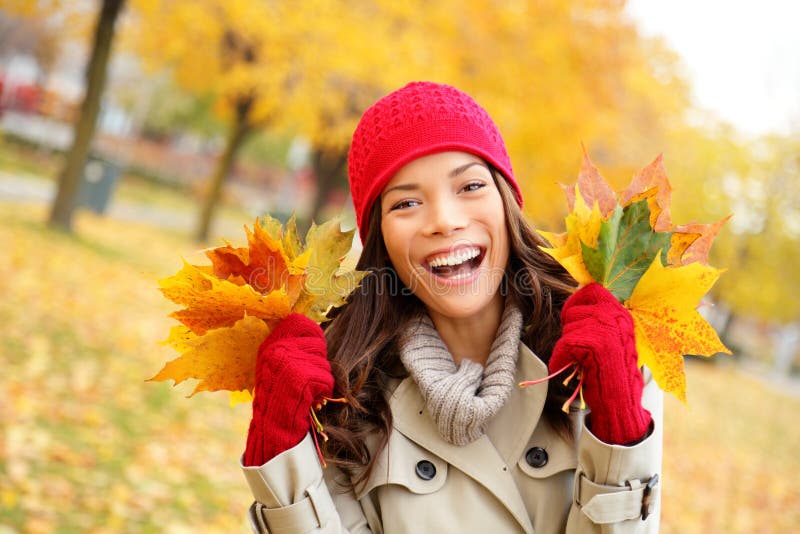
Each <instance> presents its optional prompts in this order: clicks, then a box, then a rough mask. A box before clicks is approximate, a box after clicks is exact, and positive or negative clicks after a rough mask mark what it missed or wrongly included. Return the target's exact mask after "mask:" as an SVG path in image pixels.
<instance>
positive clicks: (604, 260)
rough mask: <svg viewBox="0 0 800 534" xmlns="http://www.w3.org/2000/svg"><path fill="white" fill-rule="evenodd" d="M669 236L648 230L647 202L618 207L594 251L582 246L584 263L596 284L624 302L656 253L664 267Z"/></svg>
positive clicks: (601, 230)
mask: <svg viewBox="0 0 800 534" xmlns="http://www.w3.org/2000/svg"><path fill="white" fill-rule="evenodd" d="M671 236H672V232H656V231H654V230H653V228H652V227H651V226H650V209H649V208H648V206H647V200H646V199H645V200H640V201H638V202H634V203H632V204H630V205H629V206H626V207H625V208H621V207H620V206H617V207H616V209H615V210H614V212H613V213H612V214H611V216H610V217H609V218H608V219H607V220H606V221H603V223H602V224H601V225H600V234H599V236H598V238H597V248H592V247H590V246H588V245H586V244H585V243H581V251H582V255H583V261H584V263H585V264H586V268H587V270H588V271H589V273H590V274H591V275H592V277H594V279H595V280H596V281H597V282H599V283H600V284H601V285H603V287H605V288H606V289H608V290H609V291H610V292H611V294H613V295H614V296H615V297H616V298H617V299H618V300H619V301H620V302H625V301H626V300H628V299H629V298H630V296H631V293H633V288H634V287H635V286H636V283H637V282H638V281H639V279H640V278H641V277H642V275H643V274H644V273H645V271H646V270H647V268H648V267H650V264H651V263H653V259H654V258H655V257H656V255H658V253H659V251H661V253H662V255H661V261H662V263H663V264H666V258H667V251H668V250H669V245H670V238H671Z"/></svg>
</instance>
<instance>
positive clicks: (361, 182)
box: [348, 82, 522, 243]
mask: <svg viewBox="0 0 800 534" xmlns="http://www.w3.org/2000/svg"><path fill="white" fill-rule="evenodd" d="M450 150H452V151H463V152H469V153H470V154H474V155H476V156H478V157H480V158H483V159H484V160H486V161H487V162H488V163H490V164H491V165H492V166H493V167H495V168H496V169H498V170H499V171H500V172H501V173H503V176H504V177H505V178H506V180H507V181H508V183H509V184H511V187H512V188H513V190H514V193H515V196H516V199H517V203H518V204H519V205H520V207H522V192H521V191H520V188H519V184H518V183H517V181H516V180H515V179H514V172H513V170H512V169H511V160H510V159H509V157H508V152H507V151H506V146H505V143H503V138H502V137H501V136H500V132H499V131H498V130H497V126H496V125H495V124H494V122H493V121H492V119H491V117H489V114H488V113H487V112H486V110H485V109H483V108H482V107H481V106H480V105H478V103H477V102H475V100H473V99H472V97H471V96H469V95H467V94H466V93H463V92H462V91H459V90H458V89H456V88H455V87H451V86H449V85H443V84H438V83H432V82H412V83H409V84H408V85H406V86H405V87H403V88H401V89H398V90H396V91H394V92H392V93H389V94H388V95H386V96H384V97H383V98H381V99H380V100H378V101H377V102H376V103H375V104H373V105H372V107H370V108H369V109H367V111H365V112H364V115H362V117H361V120H360V121H359V123H358V126H357V127H356V130H355V132H354V133H353V142H352V144H351V145H350V153H349V155H348V174H349V179H350V194H351V195H352V196H353V206H354V207H355V211H356V220H357V222H358V229H359V234H360V236H361V242H362V243H363V242H364V240H365V239H366V236H367V231H368V230H369V228H367V225H368V223H369V213H370V210H371V209H372V205H373V203H374V202H375V200H376V199H377V198H378V197H379V196H380V194H381V191H383V188H384V186H386V184H387V183H388V182H389V180H391V179H392V176H394V174H395V173H396V172H397V171H398V170H400V168H401V167H402V166H403V165H405V164H406V163H409V162H411V161H413V160H415V159H417V158H419V157H422V156H427V155H430V154H435V153H438V152H446V151H450Z"/></svg>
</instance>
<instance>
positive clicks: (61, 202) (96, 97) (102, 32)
mask: <svg viewBox="0 0 800 534" xmlns="http://www.w3.org/2000/svg"><path fill="white" fill-rule="evenodd" d="M124 4H125V0H103V5H102V7H101V9H100V16H99V17H98V19H97V26H96V27H95V32H94V40H93V45H92V51H91V56H90V58H89V64H88V66H87V67H86V94H85V95H84V98H83V103H82V104H81V112H80V114H79V115H78V119H77V121H76V122H75V128H74V134H73V140H72V147H71V148H70V149H69V152H67V155H66V160H65V162H64V167H63V168H62V170H61V174H60V175H59V178H58V191H57V192H56V198H55V200H54V201H53V205H52V207H51V209H50V218H49V221H48V223H49V224H50V226H53V227H57V228H61V229H63V230H66V231H67V232H71V231H72V213H73V211H74V210H75V198H76V196H77V194H78V187H79V186H80V181H81V174H82V172H83V167H84V165H85V164H86V157H87V155H88V153H89V146H90V144H91V142H92V138H93V137H94V131H95V126H96V125H97V115H98V113H99V111H100V97H101V96H102V94H103V89H104V88H105V84H106V71H107V66H108V60H109V57H110V56H111V43H112V41H113V40H114V26H115V24H116V21H117V18H118V15H119V14H120V12H121V11H122V7H123V5H124Z"/></svg>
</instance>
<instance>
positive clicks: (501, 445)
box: [242, 82, 661, 534]
mask: <svg viewBox="0 0 800 534" xmlns="http://www.w3.org/2000/svg"><path fill="white" fill-rule="evenodd" d="M349 174H350V185H351V193H352V196H353V204H354V206H355V208H356V216H357V220H358V226H359V230H360V235H361V238H362V240H363V242H364V248H363V251H362V254H361V257H360V259H359V262H358V265H357V269H359V270H364V271H369V272H370V273H371V274H369V275H367V276H366V277H365V278H364V279H363V282H362V284H361V286H360V287H359V288H358V289H357V290H356V291H354V292H353V293H352V294H351V295H350V296H349V299H348V303H347V304H346V305H345V306H343V307H341V308H338V309H337V310H335V311H334V312H333V313H332V314H331V318H332V321H331V322H330V323H328V326H327V328H326V330H325V332H324V333H323V331H322V330H321V329H320V328H319V326H317V325H316V324H314V323H313V322H311V321H309V320H308V319H306V318H305V317H302V316H298V315H290V316H289V317H287V318H286V319H284V321H283V322H281V324H280V325H278V327H277V328H276V329H275V330H274V331H273V332H272V333H271V334H270V335H269V336H268V337H267V339H266V340H265V341H264V343H263V344H262V346H261V348H260V349H259V355H258V363H257V370H256V383H255V398H254V401H253V418H252V421H251V425H250V431H249V434H248V442H247V447H246V450H245V454H244V458H243V459H244V461H243V466H242V467H243V469H244V473H245V477H246V478H247V480H248V482H249V484H250V487H251V489H252V490H253V495H254V497H255V500H256V502H255V503H254V504H253V506H252V507H251V509H250V519H251V524H252V525H253V528H254V529H255V530H256V531H261V532H270V531H272V532H277V531H280V532H309V531H318V532H386V533H394V532H420V531H424V532H429V531H430V532H484V531H494V532H534V531H535V532H536V533H537V534H540V533H562V532H565V531H566V532H570V533H579V532H654V531H656V530H657V529H658V523H659V498H658V473H659V470H660V454H661V421H660V414H661V409H660V406H661V395H660V390H658V389H657V388H656V386H655V383H654V382H653V381H652V380H651V377H650V375H649V373H646V379H647V380H646V381H647V385H646V386H645V377H643V375H642V372H641V371H640V369H639V368H638V366H637V354H636V348H635V344H634V343H633V323H632V320H631V317H630V314H629V313H628V312H627V310H625V308H623V307H622V306H621V305H620V304H619V303H618V302H617V301H616V299H615V298H614V297H613V296H612V295H611V294H610V293H608V291H606V290H605V289H604V288H602V287H600V286H599V285H597V284H592V285H589V286H586V287H584V288H582V289H580V290H578V291H577V292H575V293H574V294H573V292H574V291H575V286H576V285H577V284H576V283H575V281H574V280H573V279H572V278H571V277H570V275H569V274H568V273H567V272H566V271H565V270H564V269H563V268H562V267H561V266H560V265H559V264H558V263H556V262H555V260H553V259H552V258H551V257H550V256H548V255H547V254H545V253H544V252H542V251H541V249H540V247H541V246H543V245H546V244H547V243H546V242H545V241H544V240H543V239H542V238H541V237H540V236H539V235H538V234H537V233H536V232H535V231H534V230H533V229H532V228H531V227H530V225H529V224H528V222H527V221H526V220H525V219H524V217H523V216H522V211H521V207H522V197H521V194H520V189H519V186H518V184H517V181H516V178H515V177H514V173H513V170H512V168H511V162H510V161H509V159H508V154H507V152H506V148H505V145H504V143H503V139H502V137H501V136H500V133H499V132H498V130H497V127H496V126H495V124H494V122H493V121H492V120H491V118H490V117H489V116H488V114H487V113H486V111H485V110H484V109H483V108H481V107H480V106H479V105H478V104H477V103H476V102H475V101H474V100H473V99H472V98H471V97H469V96H468V95H466V94H464V93H463V92H461V91H459V90H457V89H455V88H453V87H450V86H446V85H440V84H435V83H429V82H416V83H411V84H409V85H407V86H405V87H403V88H401V89H399V90H397V91H395V92H393V93H391V94H389V95H387V96H385V97H384V98H382V99H380V100H379V101H378V102H376V103H375V104H374V105H373V106H372V107H371V108H369V109H368V110H367V111H366V112H365V113H364V115H363V117H362V118H361V121H360V123H359V125H358V127H357V129H356V132H355V134H354V136H353V143H352V145H351V150H350V155H349ZM548 364H549V365H550V367H551V369H550V371H556V373H555V374H558V371H559V370H560V371H564V370H567V369H571V370H573V373H572V375H571V376H575V375H580V384H582V388H583V392H584V394H585V397H586V399H587V400H588V402H589V405H590V407H591V409H592V411H591V415H589V416H587V414H586V413H585V411H584V410H583V409H582V406H579V405H577V404H576V405H575V406H573V407H572V409H570V410H568V413H565V412H562V411H561V410H560V407H561V405H562V403H563V401H564V399H565V398H567V397H568V396H569V395H568V392H567V388H565V387H564V386H563V385H561V384H560V381H557V382H554V383H548V382H547V381H546V377H547V375H548ZM554 366H555V367H556V368H553V367H554ZM579 367H580V372H578V371H577V370H576V369H578V368H579ZM523 380H533V381H536V380H539V381H540V383H539V384H538V385H537V386H535V387H530V388H526V389H524V390H523V389H521V388H519V387H518V386H517V384H519V383H520V382H521V381H523ZM569 380H570V379H569V378H568V379H567V380H566V381H565V383H567V382H569ZM579 387H580V386H579ZM572 389H575V385H574V384H573V385H572ZM334 397H339V399H337V400H343V401H344V402H338V403H331V402H329V401H331V400H334ZM643 405H647V406H648V407H649V408H650V410H652V413H653V415H654V416H652V417H651V412H650V411H648V410H647V409H645V408H644V407H643ZM309 414H310V415H309ZM311 420H313V421H314V427H315V431H314V430H312V431H311V432H309V429H310V427H311V425H310V421H311ZM317 432H318V433H319V434H320V435H322V436H323V438H324V439H325V440H326V441H325V442H323V443H322V444H321V448H320V447H316V451H315V439H316V433H317ZM316 453H319V456H320V459H319V460H318V458H317V454H316ZM320 460H322V461H320ZM324 465H327V468H326V469H325V471H323V470H322V468H321V467H322V466H324Z"/></svg>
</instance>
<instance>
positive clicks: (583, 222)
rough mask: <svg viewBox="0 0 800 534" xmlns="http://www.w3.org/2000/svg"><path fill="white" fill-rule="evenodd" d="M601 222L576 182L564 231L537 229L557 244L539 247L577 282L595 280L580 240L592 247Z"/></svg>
mask: <svg viewBox="0 0 800 534" xmlns="http://www.w3.org/2000/svg"><path fill="white" fill-rule="evenodd" d="M602 222H603V217H602V215H601V214H600V208H599V205H598V203H597V202H595V203H594V205H593V206H592V208H591V209H589V207H588V206H587V205H586V202H585V201H584V200H583V195H582V194H581V192H580V190H579V189H578V186H577V185H576V186H575V205H574V209H573V210H572V212H570V214H569V215H567V218H566V226H567V231H566V232H564V233H563V234H559V235H555V234H551V233H549V232H540V233H541V234H542V235H543V236H544V237H545V239H548V240H549V241H550V242H551V243H552V244H557V246H556V247H555V248H545V247H542V250H543V251H544V252H546V253H548V254H550V255H551V256H552V257H553V258H555V259H556V260H557V261H558V262H559V263H560V264H561V265H562V266H563V267H564V268H565V269H566V270H567V272H569V274H570V275H572V277H573V278H574V279H575V280H576V281H577V282H578V283H579V284H580V285H587V284H591V283H592V282H594V281H595V279H594V278H593V277H592V275H591V274H589V271H588V270H587V269H586V264H585V263H584V261H583V252H582V249H581V243H583V244H585V245H587V246H590V247H592V248H594V247H596V246H597V236H598V235H599V234H600V224H601V223H602Z"/></svg>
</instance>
